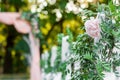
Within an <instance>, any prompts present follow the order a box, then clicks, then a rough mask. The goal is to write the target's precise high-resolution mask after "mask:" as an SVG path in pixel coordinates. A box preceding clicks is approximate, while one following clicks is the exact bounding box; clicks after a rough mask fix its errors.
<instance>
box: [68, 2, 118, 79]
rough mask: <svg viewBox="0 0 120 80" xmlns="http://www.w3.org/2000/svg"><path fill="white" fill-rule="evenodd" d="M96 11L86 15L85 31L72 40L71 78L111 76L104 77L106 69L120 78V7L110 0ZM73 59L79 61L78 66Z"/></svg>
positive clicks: (102, 77)
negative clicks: (119, 70) (90, 15)
mask: <svg viewBox="0 0 120 80" xmlns="http://www.w3.org/2000/svg"><path fill="white" fill-rule="evenodd" d="M97 11H98V12H97V13H96V14H93V16H94V17H93V16H92V17H90V18H89V19H86V21H85V24H84V26H85V31H86V32H85V33H84V34H82V35H81V34H80V35H79V36H78V37H77V41H76V42H75V44H73V53H74V54H73V55H74V57H73V55H72V57H71V58H70V60H69V63H70V64H71V67H72V68H73V69H72V73H71V75H72V80H113V79H112V78H111V79H107V78H106V77H105V76H106V74H107V73H112V74H113V76H114V77H115V78H116V80H119V76H120V73H119V72H118V70H117V69H118V66H120V51H119V49H120V43H119V42H120V39H119V38H120V14H119V12H120V7H119V6H116V5H114V4H113V3H112V2H110V3H109V4H108V5H99V7H98V10H97ZM76 62H77V63H79V64H80V65H79V66H80V67H79V68H78V69H77V70H75V69H74V67H75V66H74V63H76ZM109 77H110V75H109Z"/></svg>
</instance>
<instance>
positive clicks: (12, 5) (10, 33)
mask: <svg viewBox="0 0 120 80" xmlns="http://www.w3.org/2000/svg"><path fill="white" fill-rule="evenodd" d="M26 4H27V3H26V2H25V0H24V1H23V0H1V5H0V8H1V12H11V11H12V12H19V10H20V8H22V7H23V6H24V5H26ZM6 26H7V27H6V33H5V34H7V37H6V42H7V44H6V46H5V54H4V63H3V64H4V65H3V73H13V72H15V71H14V69H13V67H16V68H18V69H19V67H20V65H19V64H21V63H20V57H21V53H20V52H16V57H14V58H13V54H12V50H13V49H14V45H15V44H16V43H15V39H17V37H18V36H21V34H19V33H18V32H16V30H15V29H14V27H12V25H11V26H8V25H6ZM18 40H19V39H18ZM14 60H16V62H15V63H14V62H13V61H14ZM14 64H18V66H14ZM8 67H9V68H8ZM19 71H20V70H19ZM19 71H17V70H16V72H19Z"/></svg>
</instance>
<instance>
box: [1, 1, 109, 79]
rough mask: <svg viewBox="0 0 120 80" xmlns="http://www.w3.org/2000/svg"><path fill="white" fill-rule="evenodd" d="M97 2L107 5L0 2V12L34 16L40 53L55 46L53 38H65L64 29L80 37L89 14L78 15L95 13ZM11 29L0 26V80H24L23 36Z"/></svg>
mask: <svg viewBox="0 0 120 80" xmlns="http://www.w3.org/2000/svg"><path fill="white" fill-rule="evenodd" d="M98 2H99V4H101V3H104V4H108V2H109V0H0V11H1V12H19V13H22V12H27V11H31V12H32V13H34V12H37V13H38V17H39V20H40V23H39V24H40V25H39V27H40V28H39V29H40V32H41V35H42V36H41V37H40V45H41V48H40V51H41V53H43V52H44V51H45V50H49V49H51V47H52V46H53V45H57V44H58V43H57V35H58V34H59V33H64V34H66V28H67V27H69V28H70V30H71V31H72V33H73V36H74V37H76V36H77V35H78V34H82V33H84V30H83V26H84V25H83V23H84V20H85V19H86V18H87V16H85V14H87V13H89V11H86V12H84V13H81V11H82V10H86V9H88V10H92V11H93V12H96V8H97V6H96V5H98ZM91 15H93V14H91ZM11 26H12V25H11ZM11 26H8V25H5V24H2V23H0V80H1V79H3V80H4V78H11V79H13V78H16V79H15V80H17V78H21V79H23V78H24V79H27V78H29V63H28V60H27V58H26V56H25V55H27V54H30V52H29V47H28V45H27V44H26V42H25V41H24V40H23V36H27V34H26V35H24V34H20V33H18V32H17V31H16V30H15V28H14V27H11ZM9 74H10V75H9ZM14 74H18V76H16V75H14Z"/></svg>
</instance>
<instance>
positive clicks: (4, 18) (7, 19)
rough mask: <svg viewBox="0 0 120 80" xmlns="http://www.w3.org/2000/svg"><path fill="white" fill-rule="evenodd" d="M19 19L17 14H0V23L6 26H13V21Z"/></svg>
mask: <svg viewBox="0 0 120 80" xmlns="http://www.w3.org/2000/svg"><path fill="white" fill-rule="evenodd" d="M17 18H20V14H19V13H15V12H0V22H1V23H4V24H7V25H13V23H14V21H15V20H16V19H17Z"/></svg>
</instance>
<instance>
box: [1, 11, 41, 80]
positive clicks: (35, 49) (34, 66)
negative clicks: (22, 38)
mask: <svg viewBox="0 0 120 80" xmlns="http://www.w3.org/2000/svg"><path fill="white" fill-rule="evenodd" d="M0 22H1V23H4V24H7V25H14V27H15V29H16V30H17V31H18V32H20V33H23V34H25V33H29V41H30V44H29V46H30V51H31V57H32V60H31V67H30V80H41V76H40V51H39V47H40V46H39V39H37V38H35V36H34V35H33V33H32V30H31V25H30V24H29V23H28V22H27V21H26V20H23V19H20V14H19V13H14V12H6V13H5V12H1V13H0Z"/></svg>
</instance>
